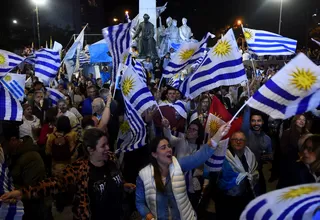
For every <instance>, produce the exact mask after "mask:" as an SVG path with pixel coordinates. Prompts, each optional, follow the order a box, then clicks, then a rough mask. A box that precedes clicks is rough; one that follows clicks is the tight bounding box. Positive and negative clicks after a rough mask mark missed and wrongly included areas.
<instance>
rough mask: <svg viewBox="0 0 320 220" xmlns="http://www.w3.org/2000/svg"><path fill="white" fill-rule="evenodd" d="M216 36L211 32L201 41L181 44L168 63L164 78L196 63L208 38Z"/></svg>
mask: <svg viewBox="0 0 320 220" xmlns="http://www.w3.org/2000/svg"><path fill="white" fill-rule="evenodd" d="M209 37H211V38H214V37H215V36H214V35H213V34H211V33H207V35H206V36H205V37H204V38H203V39H202V40H201V41H200V42H199V43H184V44H182V45H181V46H180V48H179V50H178V51H177V52H176V55H175V56H174V57H173V58H172V60H171V61H170V62H169V63H168V65H167V66H166V68H165V69H164V71H163V74H162V75H163V77H164V78H170V77H172V76H174V75H175V74H177V73H179V72H180V71H181V70H183V69H185V68H187V67H188V66H189V65H192V64H194V63H195V62H196V61H197V60H198V59H199V58H200V57H201V56H203V53H204V51H205V50H206V47H207V41H208V38H209Z"/></svg>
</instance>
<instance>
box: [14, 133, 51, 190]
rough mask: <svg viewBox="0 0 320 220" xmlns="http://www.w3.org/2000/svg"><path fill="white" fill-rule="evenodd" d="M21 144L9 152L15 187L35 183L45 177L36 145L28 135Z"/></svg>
mask: <svg viewBox="0 0 320 220" xmlns="http://www.w3.org/2000/svg"><path fill="white" fill-rule="evenodd" d="M22 139H23V145H22V146H21V147H20V148H19V149H17V151H16V152H14V153H13V154H11V166H10V168H11V174H12V178H13V183H14V185H15V186H16V187H26V186H33V185H36V184H37V183H38V182H39V181H41V180H43V179H44V178H45V174H46V171H45V166H44V163H43V160H42V158H41V156H40V154H39V153H38V152H37V147H36V146H35V145H34V144H33V140H32V138H31V137H29V136H25V137H23V138H22Z"/></svg>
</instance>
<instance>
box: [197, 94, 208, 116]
mask: <svg viewBox="0 0 320 220" xmlns="http://www.w3.org/2000/svg"><path fill="white" fill-rule="evenodd" d="M205 99H208V101H209V104H208V111H209V109H210V106H211V98H210V97H209V95H206V94H203V95H201V97H200V100H199V104H198V108H197V112H198V114H200V113H202V106H201V102H202V101H203V100H205Z"/></svg>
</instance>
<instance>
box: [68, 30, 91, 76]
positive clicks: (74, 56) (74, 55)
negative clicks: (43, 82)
mask: <svg viewBox="0 0 320 220" xmlns="http://www.w3.org/2000/svg"><path fill="white" fill-rule="evenodd" d="M86 27H87V25H86V26H85V27H84V28H83V29H82V31H81V32H80V34H79V35H78V37H77V39H76V40H75V41H74V43H73V44H72V46H71V47H70V49H69V50H68V52H67V53H66V55H65V57H64V64H65V65H66V69H67V73H68V78H69V81H71V78H72V75H73V73H75V72H76V71H78V69H79V67H80V63H79V55H80V51H81V50H82V49H83V42H84V30H85V29H86Z"/></svg>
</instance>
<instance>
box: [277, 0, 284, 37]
mask: <svg viewBox="0 0 320 220" xmlns="http://www.w3.org/2000/svg"><path fill="white" fill-rule="evenodd" d="M282 5H283V0H280V17H279V31H278V33H279V34H280V33H281V24H282Z"/></svg>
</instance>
